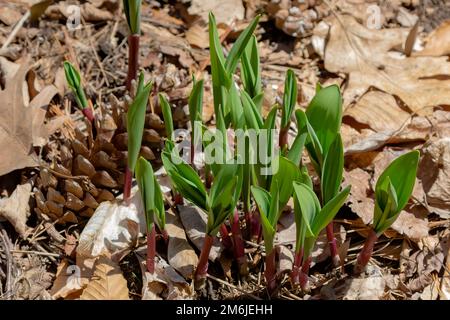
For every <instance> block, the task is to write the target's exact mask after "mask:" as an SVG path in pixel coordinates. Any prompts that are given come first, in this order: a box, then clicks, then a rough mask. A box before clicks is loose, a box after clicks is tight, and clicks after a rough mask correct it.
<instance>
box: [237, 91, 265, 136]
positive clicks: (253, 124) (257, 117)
mask: <svg viewBox="0 0 450 320" xmlns="http://www.w3.org/2000/svg"><path fill="white" fill-rule="evenodd" d="M241 101H242V108H243V109H244V117H245V123H246V125H247V128H249V129H255V130H256V131H257V133H259V129H261V128H262V126H263V119H262V117H261V114H260V113H259V111H258V109H257V108H256V106H255V104H254V103H253V100H252V99H251V98H250V96H249V95H248V93H247V92H245V91H241Z"/></svg>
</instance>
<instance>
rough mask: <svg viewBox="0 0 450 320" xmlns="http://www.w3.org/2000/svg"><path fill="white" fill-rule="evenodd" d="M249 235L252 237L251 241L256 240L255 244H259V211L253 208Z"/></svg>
mask: <svg viewBox="0 0 450 320" xmlns="http://www.w3.org/2000/svg"><path fill="white" fill-rule="evenodd" d="M250 230H251V232H252V233H251V235H252V239H253V240H256V241H257V242H259V240H260V237H261V222H260V220H259V209H258V207H256V208H255V211H253V213H252V218H251V227H250Z"/></svg>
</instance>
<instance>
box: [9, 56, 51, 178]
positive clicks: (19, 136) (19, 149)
mask: <svg viewBox="0 0 450 320" xmlns="http://www.w3.org/2000/svg"><path fill="white" fill-rule="evenodd" d="M28 69H29V64H28V60H27V61H25V62H23V64H22V65H21V66H20V68H19V70H18V71H17V72H16V73H15V75H14V77H13V78H12V79H10V80H9V81H8V82H7V83H6V85H5V89H4V90H2V91H0V101H2V103H3V107H2V108H0V149H1V150H8V152H2V154H1V155H0V175H4V174H6V173H8V172H11V171H13V170H16V169H21V168H25V167H34V166H36V165H38V163H39V160H38V156H37V155H36V154H35V152H34V150H33V148H32V147H33V145H35V144H37V145H42V141H43V140H45V139H46V138H47V137H48V135H49V134H50V133H51V132H50V131H51V130H49V128H48V127H46V126H45V125H44V122H43V117H44V116H45V107H46V105H47V104H48V103H49V102H50V100H51V99H52V97H53V95H54V94H56V89H55V90H53V88H54V87H53V88H52V87H47V88H45V89H43V90H42V91H41V92H40V93H39V94H38V95H37V96H36V97H35V98H34V99H33V100H32V101H31V102H30V103H29V106H26V101H24V97H23V95H22V93H23V91H22V84H23V81H24V80H25V75H26V74H27V72H28ZM30 124H31V125H30ZM53 129H54V128H53Z"/></svg>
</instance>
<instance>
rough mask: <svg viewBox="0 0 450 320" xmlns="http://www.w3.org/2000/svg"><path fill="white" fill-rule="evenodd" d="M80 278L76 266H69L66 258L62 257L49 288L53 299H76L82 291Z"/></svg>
mask: <svg viewBox="0 0 450 320" xmlns="http://www.w3.org/2000/svg"><path fill="white" fill-rule="evenodd" d="M82 288H83V286H82V283H81V278H80V277H79V276H78V272H77V269H76V266H71V265H70V264H69V261H68V260H67V259H63V260H62V261H61V262H60V263H59V265H58V268H57V270H56V279H55V281H54V282H53V286H52V288H51V290H50V294H51V296H52V297H53V299H59V298H63V299H68V300H70V299H76V298H79V296H80V295H81V293H82Z"/></svg>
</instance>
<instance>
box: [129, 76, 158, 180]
mask: <svg viewBox="0 0 450 320" xmlns="http://www.w3.org/2000/svg"><path fill="white" fill-rule="evenodd" d="M151 87H152V83H151V82H149V83H147V84H146V85H145V86H144V88H143V89H142V91H141V92H140V93H139V94H138V95H137V96H136V98H135V99H134V101H133V103H132V104H131V106H130V108H129V109H128V112H127V131H128V168H129V169H130V171H131V172H134V167H135V165H136V161H137V159H138V156H139V152H140V149H141V143H142V134H143V132H144V124H145V111H146V109H147V102H148V97H149V95H150V90H151Z"/></svg>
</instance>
